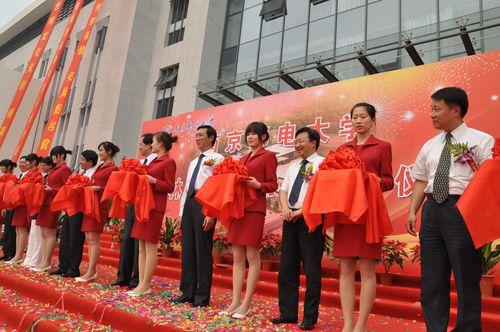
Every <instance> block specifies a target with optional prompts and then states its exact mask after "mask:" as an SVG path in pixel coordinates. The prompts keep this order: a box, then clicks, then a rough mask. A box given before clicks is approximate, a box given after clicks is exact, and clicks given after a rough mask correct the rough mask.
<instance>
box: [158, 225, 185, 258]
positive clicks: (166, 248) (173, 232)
mask: <svg viewBox="0 0 500 332" xmlns="http://www.w3.org/2000/svg"><path fill="white" fill-rule="evenodd" d="M180 237H181V233H180V228H179V222H178V221H177V219H176V218H171V217H167V219H166V220H165V228H164V229H163V230H162V232H161V239H160V245H161V255H162V256H163V257H172V256H173V251H174V245H175V244H177V243H179V242H180Z"/></svg>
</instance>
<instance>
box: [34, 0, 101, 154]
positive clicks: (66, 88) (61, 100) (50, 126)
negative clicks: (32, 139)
mask: <svg viewBox="0 0 500 332" xmlns="http://www.w3.org/2000/svg"><path fill="white" fill-rule="evenodd" d="M102 2H103V0H96V1H95V4H94V8H93V9H92V12H91V13H90V17H89V19H88V21H87V25H86V26H85V30H83V34H82V38H81V39H80V42H79V43H78V48H77V49H76V52H75V55H74V56H73V60H72V61H71V64H70V66H69V69H68V73H67V74H66V77H65V79H64V81H63V84H62V86H61V88H60V90H59V93H58V95H57V99H56V102H55V103H54V106H53V107H52V112H51V114H50V118H49V121H48V122H47V126H46V127H45V129H44V130H43V134H42V137H41V138H40V144H39V145H38V149H37V151H36V153H37V154H38V155H39V156H47V155H48V154H49V150H50V146H51V144H52V140H53V139H54V135H55V133H56V129H57V125H58V124H59V120H60V119H61V115H62V111H63V108H64V105H66V100H67V99H68V97H69V92H70V89H71V86H72V84H73V80H74V79H75V76H76V72H77V71H78V67H79V66H80V62H81V61H82V58H83V54H84V53H85V47H86V46H87V42H88V40H89V38H90V33H91V32H92V28H93V27H94V24H95V22H96V20H97V15H99V11H100V10H101V7H102Z"/></svg>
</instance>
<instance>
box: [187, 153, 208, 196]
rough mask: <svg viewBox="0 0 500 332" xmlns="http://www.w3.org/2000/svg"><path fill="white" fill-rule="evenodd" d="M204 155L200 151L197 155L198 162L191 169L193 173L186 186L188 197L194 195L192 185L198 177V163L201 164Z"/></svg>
mask: <svg viewBox="0 0 500 332" xmlns="http://www.w3.org/2000/svg"><path fill="white" fill-rule="evenodd" d="M204 157H205V155H204V154H203V153H202V154H200V156H199V157H198V162H197V163H196V167H195V168H194V170H193V174H192V175H191V180H190V181H189V187H188V192H187V194H188V197H193V196H194V185H195V183H196V178H197V177H198V172H199V171H200V165H201V160H202V159H203V158H204Z"/></svg>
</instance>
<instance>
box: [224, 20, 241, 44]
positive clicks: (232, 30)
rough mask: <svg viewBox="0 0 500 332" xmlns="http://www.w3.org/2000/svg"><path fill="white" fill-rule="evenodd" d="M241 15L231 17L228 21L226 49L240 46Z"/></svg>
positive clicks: (225, 40)
mask: <svg viewBox="0 0 500 332" xmlns="http://www.w3.org/2000/svg"><path fill="white" fill-rule="evenodd" d="M240 28H241V13H238V14H234V15H231V16H229V17H228V18H227V20H226V36H225V39H224V48H229V47H233V46H236V45H238V42H239V40H240Z"/></svg>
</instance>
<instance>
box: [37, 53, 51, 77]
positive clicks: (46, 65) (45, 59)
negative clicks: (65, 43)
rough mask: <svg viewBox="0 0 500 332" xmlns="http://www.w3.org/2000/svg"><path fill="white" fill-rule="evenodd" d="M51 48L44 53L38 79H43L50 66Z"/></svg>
mask: <svg viewBox="0 0 500 332" xmlns="http://www.w3.org/2000/svg"><path fill="white" fill-rule="evenodd" d="M49 60H50V50H48V51H45V52H44V53H43V55H42V62H41V63H40V70H39V72H38V79H39V80H40V79H42V78H44V77H45V75H46V74H47V69H48V68H49Z"/></svg>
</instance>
